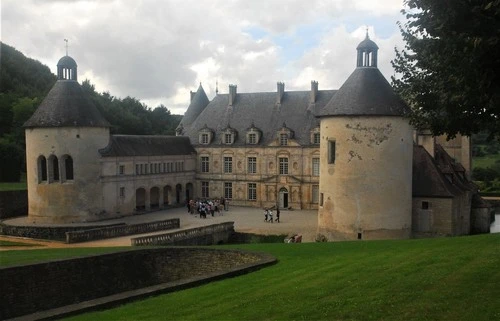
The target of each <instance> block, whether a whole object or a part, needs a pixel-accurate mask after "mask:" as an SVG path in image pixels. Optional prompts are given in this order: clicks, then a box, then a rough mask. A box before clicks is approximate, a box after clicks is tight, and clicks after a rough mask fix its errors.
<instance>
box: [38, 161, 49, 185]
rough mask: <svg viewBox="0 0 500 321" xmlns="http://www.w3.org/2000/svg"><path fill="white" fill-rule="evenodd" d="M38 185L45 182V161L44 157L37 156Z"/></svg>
mask: <svg viewBox="0 0 500 321" xmlns="http://www.w3.org/2000/svg"><path fill="white" fill-rule="evenodd" d="M37 167H38V183H42V182H47V159H46V158H45V156H43V155H40V156H38V162H37Z"/></svg>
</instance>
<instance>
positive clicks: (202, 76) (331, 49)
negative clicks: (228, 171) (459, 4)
mask: <svg viewBox="0 0 500 321" xmlns="http://www.w3.org/2000/svg"><path fill="white" fill-rule="evenodd" d="M402 6H403V5H402V0H384V1H382V0H337V1H332V0H328V1H327V0H310V1H307V2H306V1H302V0H300V1H299V0H275V1H268V0H254V1H245V0H237V1H226V0H210V1H199V0H183V1H181V0H170V1H162V0H143V1H140V0H135V1H121V0H115V1H70V2H68V1H40V0H31V1H30V0H25V1H18V0H3V1H2V4H1V7H2V33H1V34H2V41H4V42H5V43H7V44H9V45H12V46H14V47H16V48H17V49H18V50H20V51H22V52H23V53H24V54H26V55H27V56H30V57H32V58H35V59H38V60H40V61H42V62H43V63H45V64H47V65H48V66H49V67H50V68H51V69H52V70H53V71H54V72H55V67H56V66H55V64H56V63H57V61H58V60H59V58H60V57H61V56H62V55H64V52H65V51H64V50H65V49H64V42H63V39H65V38H67V39H69V46H70V47H69V53H70V55H71V56H72V57H73V58H75V60H76V61H77V63H78V68H79V75H80V79H79V80H80V81H83V80H84V79H85V78H86V77H87V78H89V79H90V81H91V82H92V83H94V84H95V85H96V88H97V90H99V91H109V92H110V93H111V94H112V95H114V96H118V97H124V96H127V95H130V96H133V97H136V98H138V99H141V100H142V101H143V102H145V103H147V104H148V105H149V106H150V107H155V106H157V105H159V104H164V105H165V106H167V107H168V108H169V109H171V111H172V112H173V113H183V112H184V110H185V109H186V107H187V105H188V103H189V91H190V90H196V88H197V86H198V84H199V82H202V84H203V87H204V88H205V90H206V91H207V94H208V96H209V97H213V95H215V83H216V81H218V83H219V91H220V92H227V86H228V85H229V84H236V85H238V91H239V92H251V91H274V90H275V87H276V82H277V81H285V82H286V89H287V90H293V89H298V90H307V89H308V88H309V86H310V81H311V80H312V79H315V80H318V81H319V82H320V89H321V88H322V89H327V88H338V87H339V86H340V85H341V84H342V82H343V81H344V80H345V79H346V78H347V76H348V75H349V74H350V73H351V72H352V70H353V69H354V62H355V47H356V45H357V44H358V43H359V41H361V40H362V39H363V37H364V26H365V25H366V24H368V25H369V26H370V36H371V37H372V39H373V40H375V41H376V42H377V44H378V45H379V47H380V48H381V50H380V51H379V67H380V69H381V70H382V72H383V73H384V74H385V75H386V77H388V76H390V74H391V68H390V64H389V61H390V59H391V58H392V56H393V47H394V45H395V44H397V43H401V40H400V37H399V36H398V33H399V32H398V30H397V28H396V27H395V20H396V19H398V16H397V15H398V13H399V10H400V9H401V8H402ZM366 21H368V23H367V22H366ZM377 30H380V32H381V33H382V31H383V35H384V36H383V37H378V36H377V34H376V33H377Z"/></svg>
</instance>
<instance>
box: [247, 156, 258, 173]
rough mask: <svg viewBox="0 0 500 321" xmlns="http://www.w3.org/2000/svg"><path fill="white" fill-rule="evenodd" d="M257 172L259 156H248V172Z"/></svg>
mask: <svg viewBox="0 0 500 321" xmlns="http://www.w3.org/2000/svg"><path fill="white" fill-rule="evenodd" d="M255 173H257V157H248V174H255Z"/></svg>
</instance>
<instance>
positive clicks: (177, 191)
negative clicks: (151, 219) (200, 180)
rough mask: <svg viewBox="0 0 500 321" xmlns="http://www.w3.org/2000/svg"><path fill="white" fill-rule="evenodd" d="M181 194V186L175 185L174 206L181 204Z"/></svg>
mask: <svg viewBox="0 0 500 321" xmlns="http://www.w3.org/2000/svg"><path fill="white" fill-rule="evenodd" d="M181 193H182V185H181V184H177V185H175V203H176V204H180V203H181Z"/></svg>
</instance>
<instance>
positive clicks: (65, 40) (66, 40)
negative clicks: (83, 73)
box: [64, 39, 68, 56]
mask: <svg viewBox="0 0 500 321" xmlns="http://www.w3.org/2000/svg"><path fill="white" fill-rule="evenodd" d="M64 42H66V56H67V55H68V39H64Z"/></svg>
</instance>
